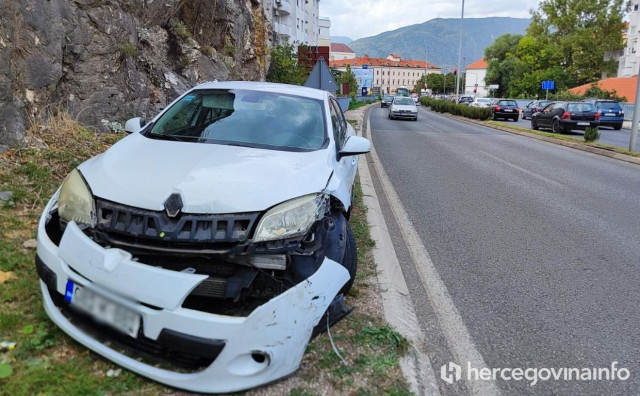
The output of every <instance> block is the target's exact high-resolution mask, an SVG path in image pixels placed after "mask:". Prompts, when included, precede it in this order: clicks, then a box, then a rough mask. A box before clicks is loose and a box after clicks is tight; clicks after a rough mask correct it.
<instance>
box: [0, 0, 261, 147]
mask: <svg viewBox="0 0 640 396" xmlns="http://www.w3.org/2000/svg"><path fill="white" fill-rule="evenodd" d="M270 7H271V1H260V0H244V1H243V0H164V1H162V0H2V1H0V146H2V145H16V144H19V143H20V142H21V141H22V140H23V139H24V136H25V130H26V129H27V128H28V127H29V126H30V125H31V124H32V123H33V122H35V121H37V120H40V119H42V118H44V117H46V116H47V115H48V114H50V113H52V112H56V111H67V112H69V113H70V114H71V115H72V116H73V117H74V118H76V119H78V120H79V121H80V122H82V123H83V124H85V125H87V126H90V127H93V128H95V129H96V130H107V129H109V128H113V125H115V124H114V122H116V123H117V122H120V123H122V124H123V123H124V121H125V120H126V119H128V118H130V117H134V116H142V117H145V118H147V119H150V118H151V117H153V116H154V115H155V114H156V113H157V112H158V111H159V110H160V109H162V108H163V107H165V106H166V105H167V104H168V103H170V102H171V101H172V100H173V99H174V98H175V97H176V96H177V95H179V94H180V93H182V92H184V91H185V90H186V89H187V88H189V87H191V86H193V85H195V84H197V83H200V82H204V81H211V80H214V79H218V80H229V79H242V80H264V78H265V74H266V71H267V67H268V64H267V54H268V49H269V47H270V46H271V41H270V38H271V37H272V33H271V20H270V19H271V13H270V11H269V10H270Z"/></svg>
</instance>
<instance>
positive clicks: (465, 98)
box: [458, 96, 473, 106]
mask: <svg viewBox="0 0 640 396" xmlns="http://www.w3.org/2000/svg"><path fill="white" fill-rule="evenodd" d="M471 103H473V98H472V97H471V96H462V97H461V98H460V100H458V104H461V105H464V106H468V105H470V104H471Z"/></svg>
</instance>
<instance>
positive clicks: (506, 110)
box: [504, 109, 513, 113]
mask: <svg viewBox="0 0 640 396" xmlns="http://www.w3.org/2000/svg"><path fill="white" fill-rule="evenodd" d="M504 111H505V112H507V113H511V112H513V110H511V109H504Z"/></svg>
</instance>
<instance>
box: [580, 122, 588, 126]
mask: <svg viewBox="0 0 640 396" xmlns="http://www.w3.org/2000/svg"><path fill="white" fill-rule="evenodd" d="M577 124H578V125H589V123H588V122H578V123H577Z"/></svg>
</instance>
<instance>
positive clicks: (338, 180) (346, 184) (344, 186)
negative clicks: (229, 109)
mask: <svg viewBox="0 0 640 396" xmlns="http://www.w3.org/2000/svg"><path fill="white" fill-rule="evenodd" d="M329 105H330V113H331V125H332V127H333V137H334V140H335V145H336V154H337V153H338V152H340V150H341V149H342V147H343V146H344V143H345V142H346V141H347V139H348V138H349V136H353V135H355V134H356V133H355V130H354V129H353V127H352V126H351V124H349V123H348V122H347V120H346V119H345V117H344V114H343V113H342V109H341V108H340V105H339V104H338V102H336V100H335V99H334V98H330V99H329ZM336 161H337V164H336V165H337V166H336V167H335V168H336V170H335V171H334V175H333V176H332V177H331V181H330V186H329V187H330V188H331V189H334V190H335V191H336V195H337V196H338V197H339V198H340V199H341V200H342V201H343V202H344V203H346V202H351V197H352V193H353V183H354V182H355V180H356V173H357V171H358V156H357V155H351V156H347V157H342V158H338V156H336ZM347 209H348V208H347Z"/></svg>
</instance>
